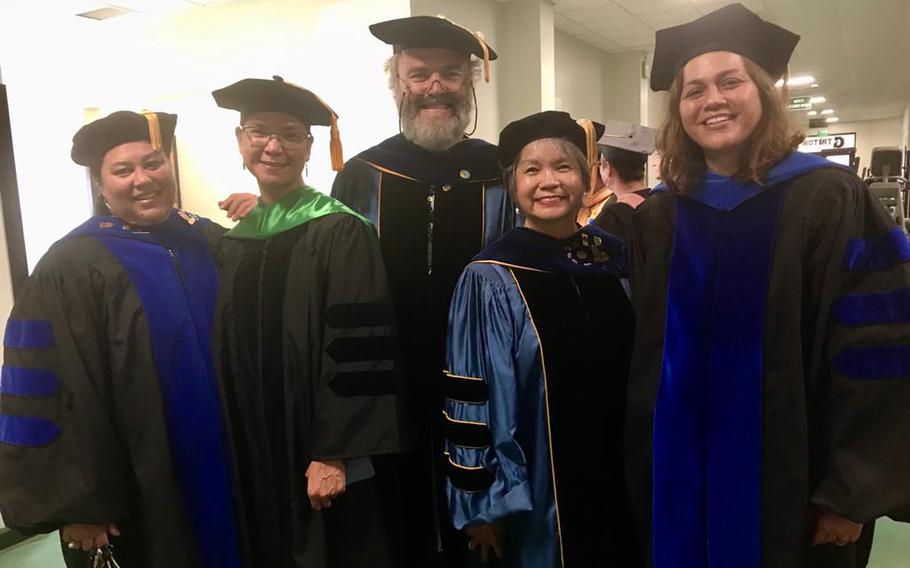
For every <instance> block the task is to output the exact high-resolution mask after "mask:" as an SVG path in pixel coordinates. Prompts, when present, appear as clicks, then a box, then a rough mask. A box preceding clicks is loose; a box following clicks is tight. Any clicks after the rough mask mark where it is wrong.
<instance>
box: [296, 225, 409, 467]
mask: <svg viewBox="0 0 910 568" xmlns="http://www.w3.org/2000/svg"><path fill="white" fill-rule="evenodd" d="M326 219H327V220H329V219H330V218H329V217H327V218H326ZM313 238H314V248H315V250H317V251H318V255H319V259H318V261H317V262H318V266H317V267H314V270H319V271H320V272H321V273H323V274H325V281H324V283H323V286H322V290H323V294H324V298H322V299H321V301H323V302H324V303H323V308H324V312H323V315H324V317H322V318H315V319H314V321H313V324H312V325H314V326H318V327H319V328H320V329H318V330H315V333H317V334H321V339H320V340H319V342H318V343H319V344H320V345H321V346H322V349H321V351H322V352H321V353H319V354H318V355H317V357H318V359H319V361H320V364H319V368H318V369H317V370H316V371H315V373H316V375H317V376H316V381H315V384H314V385H313V392H312V401H313V416H314V436H313V438H314V447H313V457H314V458H315V459H323V460H325V459H350V458H358V457H366V456H372V455H379V454H386V453H396V452H400V451H402V450H403V449H404V445H405V444H404V441H403V440H404V435H405V433H404V431H403V427H402V425H401V422H402V407H401V405H402V401H401V382H402V380H401V373H400V368H399V365H398V343H397V338H396V336H395V322H394V313H393V309H392V304H391V297H390V293H389V287H388V281H387V278H386V273H385V267H384V264H383V261H382V255H381V253H380V250H379V241H378V239H377V237H376V233H375V231H374V230H373V227H372V226H371V225H369V224H368V223H365V222H363V221H361V220H360V219H358V218H356V217H354V216H353V215H348V214H342V215H333V216H331V219H330V222H329V223H321V224H320V228H319V229H318V230H317V234H316V235H314V237H313ZM314 312H315V310H314ZM317 322H318V323H317Z"/></svg>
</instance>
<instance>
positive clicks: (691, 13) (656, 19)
mask: <svg viewBox="0 0 910 568" xmlns="http://www.w3.org/2000/svg"><path fill="white" fill-rule="evenodd" d="M635 15H636V16H637V17H638V18H639V19H640V20H641V21H643V22H645V23H646V24H648V25H649V26H651V27H652V28H654V29H655V30H659V29H661V28H667V27H670V26H678V25H680V24H684V23H686V22H690V21H692V20H694V19H695V18H697V17H699V16H700V15H701V14H699V13H698V11H697V10H696V9H695V8H693V7H692V6H691V5H688V4H687V5H685V6H684V7H679V8H676V9H673V10H664V11H661V12H641V13H637V14H635Z"/></svg>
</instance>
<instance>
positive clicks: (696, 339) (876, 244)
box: [626, 154, 910, 568]
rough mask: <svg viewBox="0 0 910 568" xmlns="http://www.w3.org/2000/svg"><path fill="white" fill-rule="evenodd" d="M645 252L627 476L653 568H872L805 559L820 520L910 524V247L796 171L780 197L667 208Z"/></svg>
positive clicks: (647, 213) (828, 558)
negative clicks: (813, 518) (820, 514)
mask: <svg viewBox="0 0 910 568" xmlns="http://www.w3.org/2000/svg"><path fill="white" fill-rule="evenodd" d="M631 248H632V255H633V262H632V282H633V294H632V297H633V303H634V305H635V309H636V316H637V318H636V319H637V330H636V343H635V354H634V356H633V364H632V371H631V375H630V377H631V379H630V385H629V404H628V409H627V415H628V421H627V443H626V446H627V453H628V461H627V464H628V472H629V480H630V484H631V490H632V497H633V503H634V504H636V505H637V519H638V522H639V523H640V530H641V534H642V535H643V537H644V538H643V541H644V542H646V543H650V546H649V547H648V548H649V555H650V557H651V563H652V566H653V567H654V568H665V567H668V566H672V567H674V568H676V567H684V568H690V567H691V568H727V567H729V566H737V567H742V568H804V567H810V566H811V567H814V568H853V567H854V566H862V565H863V564H864V562H865V558H864V556H865V554H864V552H863V550H862V549H863V546H867V544H865V545H859V546H858V545H847V546H844V547H837V546H835V545H833V544H831V545H824V546H820V547H815V548H810V547H809V546H808V538H809V533H810V528H811V525H810V522H809V517H808V510H809V508H810V505H812V504H817V505H822V506H826V507H828V508H830V509H831V510H833V511H834V512H836V513H838V514H840V515H843V516H845V517H847V518H849V519H852V520H854V521H856V522H860V523H866V522H869V521H872V520H873V519H875V518H876V517H879V516H882V515H889V514H890V515H901V514H906V511H907V507H908V505H910V476H908V475H907V472H908V471H910V450H908V446H907V439H908V438H910V412H908V408H910V381H908V379H910V302H908V301H907V298H908V290H910V245H908V241H907V237H906V235H904V233H903V232H902V231H901V230H900V229H897V228H896V227H895V226H894V222H893V220H891V219H890V218H889V217H888V216H887V215H886V214H885V211H884V210H883V208H882V207H881V205H880V204H879V203H878V202H877V201H876V200H875V199H874V198H873V197H872V195H871V194H870V193H869V191H868V189H867V188H866V186H865V185H864V184H863V183H862V182H861V181H860V180H859V179H858V178H856V176H855V175H853V174H852V173H850V172H848V171H846V170H843V169H840V168H838V167H835V166H832V165H831V164H830V163H826V162H825V161H824V160H821V159H817V158H813V157H809V156H806V155H801V154H793V155H791V157H790V158H789V159H787V160H786V161H784V162H783V163H781V164H779V165H778V166H776V167H775V168H773V169H772V170H771V172H770V174H769V179H768V183H767V186H766V187H764V188H761V187H758V186H757V185H754V184H743V183H739V182H731V181H729V178H721V177H720V176H715V175H710V174H709V177H708V179H707V183H706V184H705V185H703V186H702V187H701V189H700V190H698V191H696V192H695V193H693V194H691V195H689V196H686V197H676V196H673V195H671V194H669V193H667V192H660V191H658V190H655V191H654V192H652V194H651V197H650V198H649V199H648V201H647V202H645V203H644V204H643V205H642V206H641V207H639V210H638V213H637V215H636V226H635V230H634V234H633V237H632V243H631ZM865 532H868V531H865ZM858 549H859V550H858Z"/></svg>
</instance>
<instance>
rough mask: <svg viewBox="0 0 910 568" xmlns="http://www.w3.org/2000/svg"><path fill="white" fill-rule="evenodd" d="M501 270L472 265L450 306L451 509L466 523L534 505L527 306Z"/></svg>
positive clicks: (447, 426)
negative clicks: (523, 374) (525, 443)
mask: <svg viewBox="0 0 910 568" xmlns="http://www.w3.org/2000/svg"><path fill="white" fill-rule="evenodd" d="M497 270H498V268H497V267H494V266H491V265H484V264H472V265H469V266H468V268H467V269H466V270H465V271H464V273H462V276H461V279H460V280H459V282H458V286H457V287H456V289H455V294H454V296H453V298H452V303H451V306H450V309H449V330H448V339H447V357H446V360H447V370H446V371H444V373H443V375H444V376H443V380H444V384H445V393H446V401H445V410H444V412H443V433H444V435H445V438H446V442H445V447H446V452H445V453H446V459H447V463H448V466H447V467H448V471H447V477H448V483H447V484H446V485H447V493H448V501H449V512H450V515H451V518H452V522H453V524H454V525H455V527H456V528H458V529H461V528H464V527H465V526H471V525H478V524H489V523H494V522H497V521H500V520H502V519H503V518H505V517H507V516H509V515H512V514H514V513H518V512H522V511H530V510H532V509H533V503H532V497H531V493H532V492H531V487H530V482H529V480H528V465H527V458H526V455H525V451H524V449H523V448H522V447H521V445H520V444H519V442H518V440H516V432H517V431H518V430H519V411H520V408H519V394H518V391H519V386H518V385H519V380H518V379H519V372H518V369H517V366H516V356H515V350H516V348H515V346H516V344H517V343H518V339H517V335H518V334H517V332H516V331H517V330H516V323H515V317H514V315H513V314H514V312H515V311H516V309H518V310H519V311H521V312H522V313H523V309H524V307H523V304H520V299H518V298H516V297H515V296H516V295H517V292H512V291H510V290H509V288H508V287H507V285H506V284H505V283H504V282H503V281H502V280H501V279H500V278H497V276H496V274H497V273H496V271H497ZM510 292H511V293H510ZM516 306H517V308H516Z"/></svg>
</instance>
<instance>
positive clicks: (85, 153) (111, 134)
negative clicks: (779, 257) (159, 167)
mask: <svg viewBox="0 0 910 568" xmlns="http://www.w3.org/2000/svg"><path fill="white" fill-rule="evenodd" d="M176 127H177V115H176V114H168V113H166V112H147V113H144V114H139V113H136V112H130V111H128V110H120V111H117V112H114V113H111V114H109V115H108V116H106V117H104V118H99V119H98V120H96V121H94V122H90V123H88V124H86V125H85V126H83V127H82V128H80V129H79V130H78V131H77V132H76V134H75V136H73V149H72V151H71V152H70V157H72V159H73V161H74V162H76V163H77V164H79V165H81V166H88V167H90V168H92V169H97V168H99V167H100V166H101V161H102V160H103V159H104V155H105V154H107V153H108V151H110V150H111V149H112V148H114V147H116V146H119V145H121V144H126V143H127V142H137V141H142V140H147V141H148V142H149V143H150V144H151V145H152V147H153V148H154V149H155V150H163V151H164V152H165V153H169V152H170V151H171V143H172V142H173V141H174V129H175V128H176Z"/></svg>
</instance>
